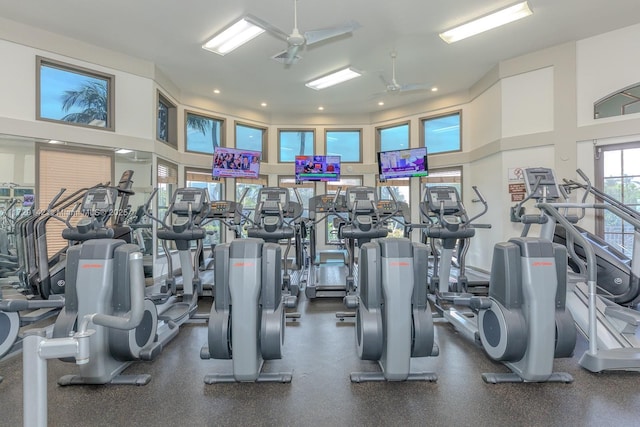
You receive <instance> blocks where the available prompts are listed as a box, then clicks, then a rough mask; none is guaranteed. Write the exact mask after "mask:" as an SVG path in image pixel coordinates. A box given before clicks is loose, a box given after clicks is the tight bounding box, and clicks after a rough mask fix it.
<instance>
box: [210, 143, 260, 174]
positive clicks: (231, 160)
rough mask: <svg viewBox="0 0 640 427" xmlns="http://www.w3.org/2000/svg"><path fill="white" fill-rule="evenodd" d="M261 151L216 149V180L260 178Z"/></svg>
mask: <svg viewBox="0 0 640 427" xmlns="http://www.w3.org/2000/svg"><path fill="white" fill-rule="evenodd" d="M260 154H261V153H260V151H252V150H242V149H238V148H225V147H216V148H215V149H214V150H213V170H212V175H213V177H214V178H258V177H259V176H260Z"/></svg>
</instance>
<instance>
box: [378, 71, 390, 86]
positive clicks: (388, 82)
mask: <svg viewBox="0 0 640 427" xmlns="http://www.w3.org/2000/svg"><path fill="white" fill-rule="evenodd" d="M380 80H381V81H382V83H384V85H385V86H389V85H390V84H391V82H390V81H389V80H387V78H386V77H385V76H384V74H382V73H380Z"/></svg>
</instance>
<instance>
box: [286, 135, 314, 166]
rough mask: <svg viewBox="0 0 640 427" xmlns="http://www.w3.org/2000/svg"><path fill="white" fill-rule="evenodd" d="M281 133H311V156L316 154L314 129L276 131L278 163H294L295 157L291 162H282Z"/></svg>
mask: <svg viewBox="0 0 640 427" xmlns="http://www.w3.org/2000/svg"><path fill="white" fill-rule="evenodd" d="M283 132H287V133H289V132H311V134H312V136H313V150H312V151H311V154H312V155H313V154H316V129H315V128H300V129H296V128H293V129H284V128H283V129H278V163H295V156H294V160H291V161H288V160H287V161H283V160H282V145H281V143H282V133H283Z"/></svg>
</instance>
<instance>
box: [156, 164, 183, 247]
mask: <svg viewBox="0 0 640 427" xmlns="http://www.w3.org/2000/svg"><path fill="white" fill-rule="evenodd" d="M157 176H158V192H157V193H156V202H157V203H158V209H157V210H156V212H157V218H158V219H159V220H160V221H164V219H165V218H164V216H165V214H166V213H167V209H168V208H169V205H170V204H171V198H172V197H173V192H174V191H175V190H176V188H177V187H178V165H175V164H173V163H169V162H167V161H165V160H160V159H158V175H157ZM169 221H170V218H168V219H167V222H169ZM167 244H169V245H170V246H169V247H171V242H167ZM158 253H159V254H163V253H164V250H163V249H162V241H161V240H160V239H158Z"/></svg>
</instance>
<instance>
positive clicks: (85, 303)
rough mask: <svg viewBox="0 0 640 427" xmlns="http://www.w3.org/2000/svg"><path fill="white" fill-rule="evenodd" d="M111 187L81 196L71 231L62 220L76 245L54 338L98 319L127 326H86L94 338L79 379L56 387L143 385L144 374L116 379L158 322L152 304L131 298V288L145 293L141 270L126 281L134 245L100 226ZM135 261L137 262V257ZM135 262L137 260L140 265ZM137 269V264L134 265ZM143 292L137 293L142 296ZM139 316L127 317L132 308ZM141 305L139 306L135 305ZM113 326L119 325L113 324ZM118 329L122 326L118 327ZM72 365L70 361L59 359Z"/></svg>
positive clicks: (108, 205) (63, 381)
mask: <svg viewBox="0 0 640 427" xmlns="http://www.w3.org/2000/svg"><path fill="white" fill-rule="evenodd" d="M117 191H118V190H117V188H116V187H106V186H105V187H96V188H92V189H90V190H88V191H87V193H86V194H85V196H84V198H83V200H82V204H81V206H80V211H81V212H82V213H83V214H84V215H85V216H86V218H83V219H81V220H80V221H79V222H78V224H77V225H76V226H75V227H73V226H71V224H70V222H69V220H68V219H67V220H63V219H62V218H59V217H57V216H56V218H57V219H59V220H62V221H64V222H65V223H66V224H67V228H66V229H65V230H64V231H63V233H62V236H63V237H64V238H65V239H67V240H73V241H80V242H82V243H81V244H79V245H75V246H72V247H71V248H69V250H68V251H67V267H66V271H67V275H66V276H67V277H66V286H65V288H66V292H65V299H66V301H65V307H64V309H63V310H62V311H61V312H60V314H59V315H58V318H57V320H56V323H55V326H54V330H53V337H54V338H61V339H62V338H65V337H69V336H71V335H72V334H73V331H76V330H78V329H77V328H78V326H79V325H78V322H79V319H89V318H88V317H87V316H88V315H93V314H95V313H97V317H98V318H100V317H105V318H112V317H117V318H120V320H122V322H120V323H123V324H126V328H124V329H119V328H118V326H113V325H112V323H111V322H106V323H99V322H97V321H93V322H89V324H88V325H84V329H85V330H86V329H87V328H88V327H89V326H94V327H95V334H93V335H92V336H91V337H90V339H89V352H88V353H89V361H87V362H86V363H82V364H79V365H78V367H79V370H80V373H79V374H78V375H66V376H64V377H62V378H60V379H59V380H58V384H60V385H63V386H64V385H77V384H107V383H111V384H134V385H145V384H147V383H148V382H149V380H150V378H151V377H150V376H149V375H120V373H121V372H122V371H123V370H124V369H125V368H126V367H127V366H129V364H130V363H131V362H133V361H134V360H139V359H140V358H141V357H140V354H141V352H142V350H143V349H144V348H145V347H147V346H149V345H150V344H151V343H153V341H154V339H155V335H156V329H157V324H158V319H157V312H156V307H155V305H154V304H153V303H152V302H151V301H149V300H144V301H142V302H140V301H137V299H141V298H137V297H136V300H133V299H132V298H131V295H132V293H133V292H134V291H133V290H132V289H131V287H132V286H137V287H142V292H143V293H144V272H143V270H142V268H138V267H136V269H135V272H136V274H138V275H139V277H135V279H136V280H135V281H134V282H133V283H132V281H131V274H132V273H131V268H132V267H131V265H130V259H133V258H132V256H133V254H138V255H140V254H139V248H138V246H136V245H133V244H128V243H126V242H125V241H124V240H120V239H113V238H112V237H113V235H114V230H113V229H111V228H106V227H105V224H106V223H107V221H108V220H109V218H110V216H111V214H112V213H113V211H114V201H115V200H116V196H117ZM134 258H136V259H139V261H141V255H140V256H135V257H134ZM139 261H136V262H139ZM139 267H141V266H139ZM143 293H142V294H143ZM134 303H135V304H136V312H139V311H141V312H142V313H141V314H139V315H138V314H137V315H136V316H132V317H129V316H130V312H131V311H132V310H133V306H132V304H134ZM139 305H142V307H139ZM116 323H118V322H116ZM120 326H122V325H120ZM62 360H64V361H66V362H75V360H74V359H73V358H66V359H62Z"/></svg>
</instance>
